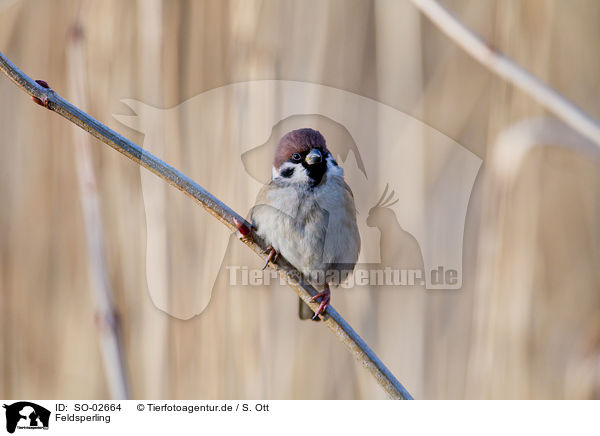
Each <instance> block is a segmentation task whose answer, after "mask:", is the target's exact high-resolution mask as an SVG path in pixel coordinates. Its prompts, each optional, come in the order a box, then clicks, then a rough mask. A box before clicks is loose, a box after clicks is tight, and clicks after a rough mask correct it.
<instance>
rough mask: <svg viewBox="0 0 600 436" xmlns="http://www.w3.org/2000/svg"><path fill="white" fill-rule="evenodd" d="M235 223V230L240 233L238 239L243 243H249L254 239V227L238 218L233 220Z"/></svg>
mask: <svg viewBox="0 0 600 436" xmlns="http://www.w3.org/2000/svg"><path fill="white" fill-rule="evenodd" d="M233 223H234V224H235V228H236V229H237V231H238V237H239V238H240V239H241V240H242V241H247V240H249V239H252V226H251V225H248V223H247V222H246V221H245V220H239V219H237V218H235V217H234V218H233Z"/></svg>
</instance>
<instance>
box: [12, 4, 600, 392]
mask: <svg viewBox="0 0 600 436" xmlns="http://www.w3.org/2000/svg"><path fill="white" fill-rule="evenodd" d="M443 3H444V4H445V5H446V6H448V7H449V8H450V9H451V10H452V11H454V13H455V14H456V15H457V16H459V17H460V18H461V20H463V22H464V23H465V24H466V25H467V26H468V27H470V28H471V29H473V30H474V31H476V32H478V33H479V34H480V35H482V37H483V38H485V39H486V40H487V41H490V43H492V44H494V45H495V46H497V47H498V49H499V50H501V51H502V52H504V53H506V54H507V55H509V56H511V57H512V58H513V59H515V60H516V61H517V62H519V63H521V64H522V65H523V66H524V67H526V68H527V69H529V70H530V71H532V72H533V73H534V74H536V75H537V76H539V77H540V78H542V79H543V80H545V81H546V82H548V83H549V84H551V86H553V87H555V88H556V89H557V90H558V91H559V92H561V93H563V94H564V95H566V96H567V97H568V98H570V99H571V100H573V101H575V102H576V103H577V104H578V105H579V106H580V107H582V108H583V109H584V110H585V111H587V112H588V113H589V114H590V115H591V116H593V117H595V118H596V119H600V98H598V97H599V90H600V56H598V46H599V44H600V27H599V26H598V22H599V20H600V3H598V2H597V1H594V0H578V1H572V2H566V1H563V0H497V1H494V0H485V1H467V0H452V1H448V0H446V1H444V2H443ZM77 22H79V24H80V26H81V28H82V30H83V35H84V39H83V45H84V50H85V68H86V72H85V74H86V82H87V89H86V90H85V92H86V94H87V101H88V107H87V108H86V110H87V111H88V112H89V113H90V114H91V115H92V116H94V117H95V118H97V119H99V120H100V121H102V122H104V123H106V124H108V125H109V126H111V127H112V128H114V129H116V130H117V131H119V132H120V133H122V134H124V135H125V136H127V137H129V138H130V139H132V140H133V141H134V142H136V143H138V144H142V143H143V141H144V135H142V134H141V133H139V132H137V131H135V130H132V129H129V128H127V127H124V126H123V125H122V124H120V123H118V122H116V121H115V119H114V118H113V116H112V115H113V114H127V113H131V112H130V111H129V109H128V108H127V107H126V106H125V105H123V103H121V102H120V100H122V99H124V98H131V99H136V100H139V101H142V102H144V103H146V104H148V105H152V106H155V107H162V108H168V107H172V106H175V105H178V104H179V103H181V102H183V101H184V100H186V99H189V98H191V97H194V96H196V95H198V94H200V93H201V92H204V91H207V90H210V89H213V88H216V87H219V86H223V85H226V84H230V83H235V82H241V81H248V80H256V79H285V80H298V81H308V82H314V83H320V84H324V85H328V86H331V87H335V88H340V89H344V90H347V91H350V92H353V93H356V94H359V95H362V96H366V97H370V98H372V99H375V100H377V101H380V102H382V103H385V104H387V105H390V106H392V107H394V108H396V109H398V110H400V111H403V112H405V113H407V114H409V115H411V116H412V117H415V118H417V119H420V120H422V121H423V122H425V123H426V124H427V125H429V126H432V127H433V128H435V129H437V130H439V131H440V132H442V133H444V134H446V135H448V136H449V137H451V138H452V139H454V140H455V141H456V142H458V143H459V144H461V145H463V146H464V147H466V148H467V149H469V150H470V151H472V152H473V153H475V154H476V155H478V156H479V157H481V158H482V159H483V162H484V163H483V166H482V168H481V170H480V172H479V175H478V177H477V180H476V182H475V187H474V191H473V195H472V197H471V201H470V204H469V209H468V213H467V220H466V226H465V235H464V251H463V253H464V264H463V268H464V269H463V274H464V275H463V287H462V289H461V290H455V291H425V290H423V289H410V290H402V289H400V290H386V291H384V292H377V290H375V289H374V290H373V294H375V293H377V295H376V298H369V295H367V298H364V297H365V296H364V295H363V296H362V297H360V298H358V297H357V298H353V297H348V299H344V298H342V297H341V296H338V294H336V293H334V296H333V305H334V306H336V307H338V308H339V309H340V312H341V313H342V315H344V316H346V318H347V320H348V321H349V322H350V323H351V324H352V325H353V326H354V327H355V328H356V329H357V331H358V332H359V334H361V335H363V338H364V339H365V340H366V341H367V343H369V344H370V345H371V346H372V347H373V348H374V349H375V351H376V352H377V353H378V354H379V356H380V357H381V358H382V360H383V361H384V362H385V363H386V364H388V366H389V367H390V369H391V370H392V372H393V373H394V374H395V375H396V376H397V377H398V379H399V380H400V381H401V382H402V383H403V384H404V385H405V386H406V387H407V389H408V390H409V391H410V392H411V393H412V394H413V395H414V396H415V397H416V398H428V399H445V398H503V399H504V398H511V399H531V398H582V399H587V398H600V369H599V368H600V273H599V271H600V270H599V268H598V265H599V264H600V263H599V260H600V259H599V257H600V232H599V219H600V202H599V194H600V173H599V171H598V168H599V167H598V163H599V162H598V160H597V159H595V158H593V157H592V156H591V155H586V154H584V153H581V152H576V151H572V150H570V149H566V148H561V147H540V148H535V149H533V151H532V152H531V153H529V154H527V155H526V156H525V157H524V159H523V161H522V162H521V165H519V166H518V167H517V170H516V171H515V174H514V180H513V181H511V180H512V179H510V178H509V177H508V176H507V175H506V174H504V172H505V169H503V167H502V165H501V164H499V163H498V162H496V161H495V159H498V157H497V156H498V154H497V152H496V150H495V148H496V147H497V142H496V141H497V138H498V136H499V135H500V134H501V133H502V132H503V131H505V129H507V128H509V127H510V126H512V125H514V124H515V123H518V122H520V121H522V120H526V119H529V118H531V117H537V116H541V115H545V111H544V110H543V109H542V108H541V107H540V106H539V105H537V104H536V103H535V102H533V101H532V100H531V99H530V98H528V97H527V96H525V95H523V94H522V93H521V92H518V91H516V90H515V89H514V88H513V87H511V86H508V85H507V84H506V83H505V82H503V81H502V80H500V79H498V78H496V77H494V76H493V75H491V74H490V73H488V72H487V71H486V70H485V69H484V68H483V67H482V66H480V65H479V64H477V63H476V62H474V61H473V60H472V59H470V58H469V57H468V56H467V55H466V54H464V53H463V52H462V51H461V50H460V49H459V48H458V47H457V46H456V45H454V44H453V43H452V42H450V41H449V40H448V39H447V38H446V37H445V36H444V35H442V34H441V33H440V32H439V31H438V30H437V29H436V28H435V27H434V26H433V25H432V24H431V23H429V22H428V21H427V19H425V18H424V17H422V16H421V15H420V14H419V13H418V12H417V10H416V9H415V8H414V7H413V6H412V5H411V4H410V3H409V2H408V1H404V0H385V1H316V0H314V1H283V0H282V1H275V0H273V1H247V0H244V1H242V0H239V1H216V0H215V1H191V0H190V1H167V0H163V1H161V0H144V1H141V0H140V1H137V2H136V1H123V0H106V1H99V0H98V1H82V2H80V1H75V0H72V1H66V0H65V1H42V0H16V1H15V0H4V1H2V0H0V50H2V52H3V53H4V54H5V55H7V56H8V57H9V58H10V59H11V60H12V61H13V62H14V63H15V64H16V65H18V66H19V67H21V68H22V69H23V71H25V72H26V73H27V74H29V75H30V76H32V77H33V78H42V79H44V80H46V81H48V82H49V83H50V85H51V86H52V88H54V89H55V90H57V91H58V92H59V93H60V94H61V95H63V96H64V97H66V98H69V97H70V96H69V95H68V90H69V74H70V73H69V69H68V59H67V53H68V44H69V35H71V34H72V28H73V26H74V24H75V23H77ZM71 97H72V96H71ZM0 102H1V103H2V104H1V105H0V156H1V158H0V314H1V315H0V316H1V323H0V330H1V334H0V338H1V339H0V344H1V350H2V356H1V358H0V397H3V398H15V399H16V398H27V399H35V398H50V399H51V398H57V399H58V398H72V399H76V398H81V399H94V398H108V397H109V390H108V384H107V381H106V378H105V373H104V370H103V365H102V359H101V356H100V346H99V339H98V334H97V331H96V328H95V324H94V307H93V301H92V298H91V296H90V292H89V288H90V286H91V280H90V277H89V273H88V266H87V262H88V260H87V250H86V241H85V229H84V224H83V214H82V211H81V204H80V198H79V193H78V186H77V171H76V162H75V153H74V144H73V136H72V129H73V127H72V126H71V125H70V124H69V123H67V122H66V121H65V120H63V119H62V118H60V117H59V116H57V115H56V114H53V113H50V112H49V111H45V110H43V109H42V108H40V107H39V106H36V105H34V104H32V103H31V101H30V100H29V98H28V97H26V95H25V94H24V93H22V91H20V90H19V89H17V88H16V87H15V86H14V85H13V84H12V83H10V82H9V80H8V79H6V78H4V77H2V78H0ZM235 134H236V133H235V132H231V133H230V135H232V136H233V137H235ZM192 139H193V138H192ZM230 139H231V138H229V139H228V141H230ZM179 142H180V141H177V140H174V141H173V145H172V147H173V149H172V150H170V152H171V153H174V154H173V156H175V157H173V158H171V159H169V161H170V162H173V163H174V164H175V165H176V166H177V164H178V162H180V163H181V162H183V163H185V161H186V160H188V159H189V160H192V161H193V160H194V155H193V153H194V148H188V149H180V148H178V147H179V145H178V144H179ZM181 142H183V141H181ZM196 142H197V143H198V144H199V145H198V146H199V147H200V146H201V145H200V144H201V143H202V138H197V139H196ZM540 145H544V144H543V142H540ZM92 146H93V156H92V158H93V162H94V165H95V170H96V174H97V181H98V189H99V192H100V200H101V207H102V218H103V222H104V229H103V230H104V236H105V246H106V257H107V263H108V273H109V277H110V283H111V285H112V288H113V290H114V293H115V299H116V306H117V309H118V312H119V314H120V316H121V321H122V327H123V338H124V349H125V354H126V359H127V368H126V369H127V374H128V377H129V379H130V385H131V395H132V397H133V398H176V399H185V398H196V399H201V398H202V399H220V398H231V399H234V398H239V399H243V398H270V399H289V398H300V399H312V398H314V399H338V398H339V399H353V398H359V399H372V398H384V394H383V392H382V391H381V390H380V388H379V387H378V386H377V384H376V383H375V382H374V381H373V380H372V379H371V377H370V376H369V374H368V373H367V372H366V371H365V370H364V369H362V368H361V367H360V366H359V365H358V364H357V363H356V362H355V361H354V360H353V358H352V356H351V355H349V354H348V353H347V352H346V350H345V349H344V347H343V346H342V345H341V344H340V343H338V342H337V340H336V339H335V338H334V337H333V335H331V334H330V333H329V332H328V331H327V330H326V329H325V328H324V327H323V326H321V325H319V324H317V323H309V322H304V323H302V322H300V321H298V320H297V319H296V315H295V311H296V300H295V299H296V297H295V294H294V293H293V292H292V291H291V290H289V289H285V288H281V287H279V286H278V285H275V287H276V288H277V291H276V292H274V291H273V289H272V288H269V287H265V288H260V289H251V290H248V289H244V288H243V287H231V286H229V285H228V283H227V276H228V272H227V271H225V270H224V269H223V270H222V271H220V272H219V275H218V277H217V282H216V285H215V288H214V291H213V294H212V298H211V300H210V304H209V305H208V306H207V307H206V309H205V310H204V311H203V312H202V313H201V314H200V315H198V316H195V317H191V318H190V319H186V320H182V319H177V318H175V317H171V316H169V315H167V314H166V313H165V312H163V311H161V310H159V309H158V308H157V307H156V306H155V304H154V303H153V301H152V299H151V298H150V295H149V292H148V284H147V274H148V272H147V268H148V264H147V261H146V251H145V250H146V244H147V243H155V244H158V246H159V247H160V246H161V245H160V244H163V245H164V247H165V251H164V253H165V259H164V262H162V263H159V264H158V265H155V268H154V269H153V273H155V274H158V275H159V276H160V275H161V274H163V275H164V277H163V276H161V277H162V278H159V280H163V283H164V287H165V288H166V289H167V290H168V289H174V288H180V287H182V286H185V285H186V284H189V282H193V281H194V280H199V278H197V277H194V274H193V272H192V273H189V268H188V275H187V276H186V275H184V269H185V268H182V267H181V265H180V264H181V262H184V261H185V262H186V263H187V264H189V265H188V267H191V268H192V271H193V266H194V263H198V264H200V263H202V262H208V263H210V262H213V263H214V255H212V252H211V250H213V249H214V244H215V243H216V242H215V241H213V240H211V239H210V235H205V234H204V233H206V232H204V233H203V229H202V228H198V227H200V226H196V227H194V219H193V218H192V217H189V214H187V215H186V214H184V216H183V217H182V213H183V212H181V210H183V209H181V208H183V207H184V206H180V207H179V208H174V209H175V210H172V209H173V208H169V207H167V206H166V205H165V204H158V205H156V204H154V206H156V207H158V208H159V209H160V208H162V210H165V212H164V217H163V220H162V221H161V220H159V223H158V224H156V223H155V224H156V225H161V226H164V234H166V235H168V237H167V238H166V239H165V240H162V241H154V242H150V241H148V242H147V238H146V232H147V225H150V223H147V216H146V215H145V209H144V207H145V205H146V206H148V204H149V202H151V200H149V199H148V198H144V197H143V193H142V183H146V182H144V178H146V177H154V176H147V175H143V176H142V177H140V170H139V168H138V166H137V165H135V164H133V163H132V162H130V161H128V160H127V159H125V158H123V157H122V156H121V155H120V154H118V153H116V152H115V151H113V150H111V149H109V148H108V147H106V146H105V145H103V144H100V143H99V142H97V141H95V140H93V141H92ZM377 151H378V150H375V152H377ZM379 151H382V150H379ZM215 152H216V153H220V154H225V156H226V157H227V159H238V160H239V159H240V156H239V153H238V150H236V149H234V150H229V149H222V150H217V151H215ZM177 156H178V157H177ZM178 159H179V161H178ZM381 159H385V155H382V157H381ZM183 163H182V164H183ZM182 169H184V170H185V168H182ZM225 170H226V169H224V168H219V167H215V166H214V165H212V166H211V165H208V166H207V167H206V168H204V167H202V170H201V171H200V172H199V175H193V176H194V177H195V178H196V180H197V181H198V182H199V183H200V184H201V185H205V183H206V182H207V181H208V180H212V181H213V182H214V181H220V183H223V184H226V183H227V179H228V177H229V175H228V174H226V173H225V174H224V171H225ZM150 183H152V182H150ZM161 183H162V182H161ZM353 188H354V187H353ZM164 189H165V190H171V188H167V187H165V188H164ZM228 189H229V188H228ZM246 195H247V192H245V191H244V188H243V187H242V186H233V187H232V188H231V190H230V192H229V194H228V195H227V201H228V202H229V203H230V205H231V206H232V207H233V208H234V209H235V208H236V205H238V204H244V205H245V204H246V203H247V202H248V200H247V199H246V198H245V196H246ZM236 196H238V197H239V202H237V201H236ZM145 202H146V204H145ZM181 202H183V203H185V205H186V206H185V207H187V204H188V203H191V202H190V201H189V200H188V199H183V200H181ZM159 203H160V201H159ZM169 204H171V203H169ZM173 204H179V203H176V202H175V203H173ZM191 207H194V208H196V206H194V205H192V206H191ZM196 209H198V211H197V212H196V213H198V214H203V213H204V212H203V211H202V210H200V209H199V208H196ZM167 211H168V213H167ZM239 212H240V213H242V214H245V213H246V211H245V210H239ZM178 214H179V215H178ZM182 219H184V220H185V219H187V220H188V223H187V225H186V226H183V227H181V226H179V225H178V224H177V223H179V222H181V220H182ZM155 224H152V225H155ZM440 225H443V223H441V224H440ZM247 251H248V250H247V249H245V247H243V246H241V245H240V244H235V243H233V244H231V245H229V246H228V248H227V255H226V259H225V260H224V261H223V264H222V265H226V264H228V262H229V264H232V263H235V262H240V263H241V264H246V265H251V266H258V265H260V260H259V259H257V258H256V257H255V256H254V255H252V254H250V253H247ZM220 264H221V263H220V260H219V262H218V264H217V267H219V265H220ZM161 269H164V270H165V271H166V272H161ZM179 270H181V273H177V274H174V273H173V271H176V272H177V271H179ZM169 271H171V272H170V273H169ZM198 298H200V297H198ZM352 302H354V303H356V302H359V303H360V305H359V304H352ZM205 303H206V302H205ZM205 303H203V304H205ZM174 304H176V303H174Z"/></svg>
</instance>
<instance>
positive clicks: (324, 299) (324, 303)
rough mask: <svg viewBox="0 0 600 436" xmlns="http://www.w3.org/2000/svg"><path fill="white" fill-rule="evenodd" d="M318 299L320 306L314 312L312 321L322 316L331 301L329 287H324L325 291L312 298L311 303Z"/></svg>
mask: <svg viewBox="0 0 600 436" xmlns="http://www.w3.org/2000/svg"><path fill="white" fill-rule="evenodd" d="M319 298H321V304H320V305H319V309H318V310H317V311H316V312H315V316H313V320H317V319H318V318H319V315H323V314H324V313H325V311H326V310H327V308H328V307H329V302H330V301H331V292H330V291H329V286H327V285H326V286H325V290H324V291H323V292H319V293H318V294H317V295H315V296H314V297H312V298H311V301H317V300H318V299H319Z"/></svg>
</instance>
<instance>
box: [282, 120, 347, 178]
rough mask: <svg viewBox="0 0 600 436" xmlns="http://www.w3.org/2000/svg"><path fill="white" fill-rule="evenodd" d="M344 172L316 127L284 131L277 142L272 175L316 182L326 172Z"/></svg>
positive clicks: (341, 173) (328, 173)
mask: <svg viewBox="0 0 600 436" xmlns="http://www.w3.org/2000/svg"><path fill="white" fill-rule="evenodd" d="M326 174H327V175H328V176H329V175H340V176H341V175H343V171H342V169H341V168H340V167H339V166H338V164H337V162H336V161H335V160H334V159H333V156H332V155H331V153H330V152H329V150H328V149H327V144H326V142H325V138H324V137H323V135H321V133H320V132H318V131H317V130H313V129H309V128H305V129H298V130H292V131H291V132H289V133H287V134H285V135H284V136H283V137H282V138H281V139H280V140H279V144H278V145H277V150H276V151H275V160H274V161H273V179H274V180H275V179H280V180H286V181H289V182H290V183H298V184H306V185H309V186H311V187H314V186H317V185H318V184H319V183H321V181H322V180H323V176H325V175H326Z"/></svg>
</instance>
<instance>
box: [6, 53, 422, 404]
mask: <svg viewBox="0 0 600 436" xmlns="http://www.w3.org/2000/svg"><path fill="white" fill-rule="evenodd" d="M0 69H1V70H2V72H3V73H4V74H6V75H7V76H8V77H9V78H10V79H11V80H12V81H13V82H14V83H16V84H17V85H18V86H19V87H20V88H22V89H23V90H24V91H25V92H26V93H28V94H29V95H30V96H32V97H34V98H36V99H37V101H38V102H39V103H40V104H42V105H43V106H45V107H47V108H48V109H50V110H51V111H53V112H56V113H58V114H60V115H62V116H63V117H64V118H66V119H67V120H69V121H71V122H72V123H75V124H76V125H78V126H79V127H81V128H82V129H83V130H85V131H86V132H88V133H90V134H91V135H92V136H94V137H95V138H97V139H98V140H100V141H102V142H104V143H105V144H107V145H110V146H111V147H112V148H114V149H115V150H117V151H118V152H120V153H122V154H124V155H125V156H127V157H128V158H129V159H131V160H133V161H135V162H137V163H138V164H140V165H141V166H143V167H144V168H146V169H148V170H149V171H151V172H153V173H154V174H156V175H157V176H158V177H160V178H161V179H163V180H165V181H166V182H168V183H169V184H171V185H173V186H174V187H176V188H177V189H179V190H180V191H182V192H184V193H185V194H186V195H188V196H189V197H191V198H193V199H194V200H195V201H196V202H198V203H199V204H200V205H201V206H202V207H204V209H206V210H207V211H208V212H209V213H211V214H212V215H213V216H214V217H215V218H217V219H218V220H219V221H221V222H222V223H223V224H225V225H226V226H227V227H228V228H229V229H230V230H232V231H237V226H236V223H235V220H237V221H238V222H241V223H246V221H245V220H244V218H242V217H241V216H240V215H238V214H237V213H236V212H234V211H233V210H232V209H231V208H230V207H229V206H227V205H226V204H224V203H223V202H221V201H220V200H219V199H218V198H216V197H215V196H214V195H212V194H211V193H210V192H208V191H207V190H206V189H204V188H203V187H202V186H200V185H199V184H198V183H196V182H194V181H193V180H192V179H190V178H189V177H188V176H186V175H185V174H183V173H182V172H181V171H179V170H177V169H175V168H173V167H172V166H171V165H169V164H167V163H165V162H163V161H162V160H161V159H159V158H157V157H156V156H154V155H152V154H151V153H149V152H147V151H146V150H144V149H143V148H141V147H139V146H137V145H136V144H134V143H133V142H131V141H130V140H128V139H126V138H125V137H123V136H121V135H119V134H118V133H117V132H115V131H114V130H112V129H110V128H108V127H107V126H105V125H104V124H102V123H101V122H99V121H97V120H95V119H94V118H92V117H91V116H89V115H88V114H87V113H85V112H83V111H82V110H80V109H78V108H77V107H75V106H73V105H72V104H71V103H69V102H68V101H66V100H65V99H63V98H62V97H60V96H59V95H58V94H57V93H56V92H54V91H53V90H52V89H49V88H44V87H43V86H41V85H39V84H38V83H36V82H35V81H34V80H32V79H31V78H30V77H28V76H27V75H26V74H24V73H23V72H22V71H21V70H19V69H18V68H17V67H16V66H15V65H14V64H13V63H12V62H10V61H9V60H8V59H7V58H6V57H5V56H4V55H3V54H2V53H0ZM246 225H248V226H249V224H248V223H246ZM242 242H244V243H245V244H246V245H247V246H248V247H250V248H251V249H252V250H253V251H254V252H255V253H257V254H258V255H259V256H261V257H262V258H263V259H264V258H265V257H266V256H265V254H264V251H265V248H266V245H265V243H264V242H263V241H261V240H260V239H258V238H257V237H253V238H247V239H242ZM271 266H272V267H273V268H275V269H276V270H277V272H278V273H279V275H280V276H281V277H283V278H285V279H286V281H287V283H288V284H289V285H290V287H292V288H293V289H294V290H295V291H296V293H297V294H298V295H299V296H300V298H302V300H303V301H304V302H305V303H306V304H308V305H309V306H310V307H311V309H313V310H315V311H316V310H317V308H318V306H319V305H318V303H315V302H313V301H311V298H312V296H313V295H315V294H317V291H316V290H315V289H314V288H313V287H312V286H311V285H310V284H309V283H308V282H306V281H304V280H303V279H302V276H301V274H300V273H299V272H298V271H297V270H296V269H295V268H294V267H293V266H292V265H290V264H289V263H288V262H287V261H286V260H285V259H283V258H282V257H279V260H278V261H277V265H272V264H271ZM327 315H328V316H326V317H325V319H324V320H323V321H324V324H325V325H326V326H327V327H329V329H330V330H331V331H332V332H333V333H334V334H335V335H336V336H337V337H338V339H339V340H340V341H342V342H343V343H344V345H346V347H347V348H348V349H349V350H350V352H351V353H352V354H353V355H354V356H355V357H356V359H357V360H358V361H359V362H360V363H361V364H362V365H363V366H364V367H365V368H366V369H368V370H369V371H370V372H371V374H372V375H373V377H374V378H375V380H376V381H377V383H379V385H380V386H381V387H382V388H383V389H384V390H385V391H386V392H387V394H388V395H389V396H390V397H391V398H392V399H405V400H410V399H412V397H411V395H410V394H409V393H408V391H407V390H406V389H405V388H404V386H402V384H401V383H400V382H399V381H398V380H397V379H396V377H394V375H393V374H392V373H391V372H390V370H389V369H388V368H387V367H386V366H385V365H384V364H383V362H381V360H379V358H378V357H377V356H376V355H375V353H374V352H373V350H371V348H369V346H368V345H367V343H366V342H365V341H364V340H363V339H362V338H361V337H360V336H359V335H358V334H357V333H356V332H355V331H354V329H353V328H352V327H351V326H350V325H349V324H348V323H347V322H346V321H345V320H344V318H342V316H341V315H340V314H339V313H338V312H337V311H336V310H335V309H334V308H333V307H332V306H329V308H328V309H327ZM407 358H410V356H407Z"/></svg>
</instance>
